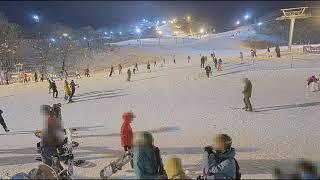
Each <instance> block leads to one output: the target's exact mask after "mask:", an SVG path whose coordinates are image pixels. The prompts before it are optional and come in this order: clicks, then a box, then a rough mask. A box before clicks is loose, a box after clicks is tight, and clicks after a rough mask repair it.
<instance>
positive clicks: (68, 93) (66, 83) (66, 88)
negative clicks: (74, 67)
mask: <svg viewBox="0 0 320 180" xmlns="http://www.w3.org/2000/svg"><path fill="white" fill-rule="evenodd" d="M64 92H65V94H64V99H65V100H68V99H69V97H70V95H71V91H70V87H69V83H68V81H67V80H65V81H64Z"/></svg>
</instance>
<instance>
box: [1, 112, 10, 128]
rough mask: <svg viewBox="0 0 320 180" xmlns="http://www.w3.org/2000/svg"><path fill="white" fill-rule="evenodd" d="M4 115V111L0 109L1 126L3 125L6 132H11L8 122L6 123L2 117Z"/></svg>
mask: <svg viewBox="0 0 320 180" xmlns="http://www.w3.org/2000/svg"><path fill="white" fill-rule="evenodd" d="M2 113H3V111H2V110H1V109H0V124H1V125H2V127H3V129H4V130H5V131H6V132H9V131H10V130H9V129H8V127H7V125H6V122H4V119H3V117H2Z"/></svg>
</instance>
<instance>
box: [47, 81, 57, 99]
mask: <svg viewBox="0 0 320 180" xmlns="http://www.w3.org/2000/svg"><path fill="white" fill-rule="evenodd" d="M51 88H52V92H53V93H52V96H53V98H57V97H58V90H57V85H56V82H55V81H52V82H51ZM49 91H50V89H49Z"/></svg>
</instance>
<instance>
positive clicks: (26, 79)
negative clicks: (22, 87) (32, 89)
mask: <svg viewBox="0 0 320 180" xmlns="http://www.w3.org/2000/svg"><path fill="white" fill-rule="evenodd" d="M27 82H28V75H27V73H24V79H23V83H27Z"/></svg>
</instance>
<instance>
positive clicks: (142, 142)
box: [133, 131, 166, 179]
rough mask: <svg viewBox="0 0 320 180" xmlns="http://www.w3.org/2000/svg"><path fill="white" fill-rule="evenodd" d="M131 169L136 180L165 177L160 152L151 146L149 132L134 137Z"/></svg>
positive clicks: (151, 141) (151, 140)
mask: <svg viewBox="0 0 320 180" xmlns="http://www.w3.org/2000/svg"><path fill="white" fill-rule="evenodd" d="M133 167H134V172H135V174H136V178H137V179H157V178H159V177H164V176H166V173H165V170H164V168H163V163H162V159H161V156H160V150H159V148H158V147H156V146H154V145H153V137H152V134H151V133H149V132H146V131H143V132H139V133H137V134H136V136H135V142H134V149H133Z"/></svg>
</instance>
